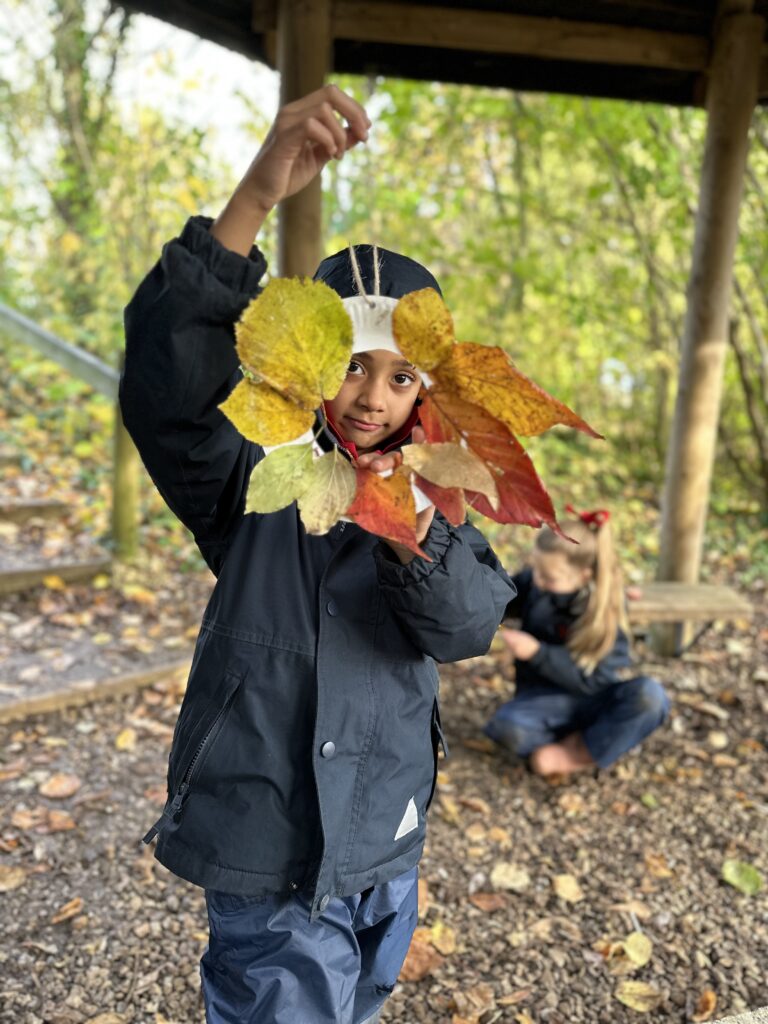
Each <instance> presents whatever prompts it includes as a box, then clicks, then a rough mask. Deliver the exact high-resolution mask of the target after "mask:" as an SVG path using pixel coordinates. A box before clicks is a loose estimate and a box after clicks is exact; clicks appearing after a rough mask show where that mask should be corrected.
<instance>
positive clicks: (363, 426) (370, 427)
mask: <svg viewBox="0 0 768 1024" xmlns="http://www.w3.org/2000/svg"><path fill="white" fill-rule="evenodd" d="M344 419H345V420H346V421H347V423H349V424H350V426H352V427H354V428H355V430H364V431H365V432H366V433H368V434H373V433H375V432H376V431H377V430H381V429H382V427H384V424H383V423H368V422H367V421H366V420H356V419H355V418H354V416H345V417H344Z"/></svg>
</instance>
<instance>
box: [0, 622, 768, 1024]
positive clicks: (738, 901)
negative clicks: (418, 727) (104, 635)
mask: <svg viewBox="0 0 768 1024" xmlns="http://www.w3.org/2000/svg"><path fill="white" fill-rule="evenodd" d="M767 643H768V628H766V622H765V621H764V620H759V621H757V622H756V623H755V624H754V625H753V626H752V627H750V629H749V630H744V631H741V632H739V631H735V630H734V631H730V632H729V633H726V634H722V635H713V636H711V637H710V638H709V639H708V640H707V641H706V642H705V643H703V644H702V646H701V648H700V650H699V652H698V654H697V656H696V659H695V660H693V659H692V660H687V661H685V662H682V663H675V664H673V663H667V664H666V665H663V666H649V665H646V666H645V667H646V669H650V670H651V671H652V672H655V673H656V674H658V675H661V676H663V677H664V678H665V679H666V680H667V681H668V684H669V688H670V692H671V693H672V695H673V697H674V698H675V711H674V716H673V718H672V720H671V722H670V723H669V724H668V726H667V727H666V728H665V729H664V730H663V731H662V732H661V733H659V734H657V735H656V736H655V737H653V738H652V740H651V741H650V742H649V743H648V744H647V746H646V747H645V748H644V749H643V751H642V752H641V753H639V754H635V755H631V756H629V757H628V758H627V759H626V760H625V761H624V762H623V763H622V764H620V765H619V766H617V767H616V768H615V769H613V770H610V771H607V772H603V773H601V774H600V775H599V776H598V777H592V776H588V777H583V778H581V779H579V780H578V782H577V783H571V784H569V785H562V786H552V785H549V784H547V783H544V782H543V781H541V780H539V779H536V778H533V777H531V776H530V775H528V774H526V773H525V772H524V770H523V769H522V768H521V767H519V766H514V765H511V764H509V763H507V762H504V761H503V760H501V759H500V758H499V757H498V756H496V755H495V754H489V753H485V752H483V750H482V749H478V739H479V727H480V725H481V724H482V722H483V721H484V719H485V718H486V716H487V715H488V714H489V713H490V711H491V710H492V708H493V707H494V705H495V704H496V703H497V702H498V701H499V700H501V699H502V697H503V696H504V694H505V693H506V684H505V683H504V678H503V674H504V666H503V664H501V662H500V660H499V659H498V658H497V657H495V656H489V657H488V658H485V659H478V660H476V661H474V662H472V663H466V664H464V665H461V666H454V667H451V668H448V669H446V670H444V672H443V706H444V720H445V725H446V731H447V734H448V739H449V742H450V743H451V748H452V757H451V759H450V760H449V761H448V762H446V763H444V764H442V765H441V785H440V790H439V793H440V795H439V797H438V799H437V801H436V804H435V808H434V812H433V813H432V818H431V827H430V834H429V843H428V851H427V854H426V856H425V858H424V861H423V865H422V867H423V871H422V874H423V878H424V879H425V881H426V891H425V896H426V899H425V905H424V907H423V911H424V916H423V920H422V926H423V927H424V929H425V931H424V932H422V933H420V939H421V943H420V945H421V947H422V948H421V953H422V954H425V953H426V955H427V956H428V957H431V958H432V961H433V972H432V973H430V974H427V975H426V976H425V977H424V978H423V980H421V981H410V982H403V983H401V984H400V985H399V986H398V988H397V989H396V992H395V994H394V997H393V999H392V1000H391V1002H390V1004H389V1006H388V1009H387V1011H386V1014H385V1020H386V1021H390V1022H392V1021H400V1022H403V1024H413V1022H420V1021H429V1022H434V1024H443V1022H445V1024H450V1022H451V1021H452V1020H453V1021H454V1024H461V1022H462V1021H474V1022H478V1021H479V1022H481V1024H492V1022H497V1021H499V1022H503V1024H507V1022H516V1024H530V1022H531V1021H533V1022H534V1024H539V1022H548V1024H630V1022H637V1021H639V1020H644V1021H647V1022H648V1024H661V1022H664V1024H670V1022H685V1021H691V1020H693V1019H694V1015H695V1013H696V1009H697V1003H698V1004H699V1010H700V1011H701V1013H706V1011H707V1008H709V1014H708V1018H707V1019H710V1020H714V1019H715V1018H718V1017H723V1016H727V1015H729V1014H736V1013H741V1012H743V1011H745V1010H747V1009H755V1008H757V1007H759V1006H762V1005H764V1004H766V1003H768V983H767V982H766V971H765V964H766V962H768V899H767V897H766V891H765V890H764V891H763V892H762V893H761V894H759V895H757V896H752V897H749V896H745V895H742V894H741V893H740V892H738V891H737V890H736V889H734V888H732V887H730V886H728V885H726V884H724V883H723V881H722V880H721V877H720V876H721V869H722V864H723V861H724V859H725V858H727V857H731V858H737V859H739V860H742V861H746V862H749V863H751V864H753V865H754V866H755V867H757V868H758V869H759V870H760V871H761V872H762V874H763V877H764V878H766V879H768V751H767V749H766V747H767V746H768V728H767V726H766V723H767V722H768V718H766V714H767V713H768V673H766V671H765V668H764V666H765V665H766V659H765V653H766V646H767ZM179 700H180V694H179V693H178V692H174V690H173V688H172V687H170V686H165V685H156V686H155V687H154V688H152V689H150V690H148V691H146V692H145V693H143V694H138V695H135V696H132V697H127V698H124V699H122V700H118V701H111V702H108V703H104V704H102V705H98V706H91V707H85V708H79V709H73V710H71V711H66V712H61V713H56V714H51V715H48V716H41V717H38V718H34V719H30V720H28V721H27V722H26V723H25V724H24V725H23V726H19V725H7V726H2V727H0V751H2V754H1V755H0V759H1V760H0V888H5V889H6V890H7V891H4V892H0V914H2V930H3V939H4V941H3V943H2V945H1V946H0V974H1V975H2V981H0V1021H3V1022H6V1021H7V1022H11V1021H12V1022H14V1024H40V1022H45V1024H82V1022H89V1021H95V1022H97V1024H124V1022H129V1021H130V1022H135V1024H193V1022H195V1021H202V1020H203V1013H202V1007H201V1001H200V996H199V982H198V970H197V963H198V960H199V957H200V954H201V952H202V950H203V948H204V945H205V941H206V919H205V912H204V903H203V899H202V894H201V892H200V890H198V889H196V888H194V887H193V886H190V885H188V884H187V883H185V882H182V881H180V880H178V879H176V878H174V877H173V876H171V875H170V874H169V873H168V872H166V871H165V869H163V868H161V867H160V866H159V865H158V864H157V862H156V861H154V860H153V858H152V855H151V851H149V850H147V849H146V848H144V847H142V848H141V849H140V848H139V845H138V840H139V838H140V837H141V835H142V834H143V833H144V831H145V830H146V828H147V827H148V826H149V825H150V824H151V822H152V821H153V820H154V817H155V816H156V814H157V812H158V809H159V808H160V807H161V806H162V804H163V800H164V796H165V790H164V779H165V766H166V756H167V750H168V747H169V744H170V740H171V735H172V729H173V724H174V721H175V717H176V713H177V709H178V703H179ZM62 774H63V775H68V776H74V777H75V779H76V780H79V785H78V784H77V781H72V782H71V783H69V784H68V785H69V788H70V789H72V790H73V791H72V794H71V795H70V796H66V797H58V798H56V797H52V796H46V795H43V793H41V792H40V790H41V787H42V788H43V789H45V791H46V792H49V789H48V787H47V786H46V783H48V784H49V785H50V784H51V779H52V777H56V776H59V775H62ZM56 785H58V786H59V787H60V788H62V789H63V791H64V792H66V791H67V784H66V783H65V782H62V781H61V780H59V781H58V782H57V783H56ZM500 864H507V865H512V867H509V868H507V869H506V870H503V869H499V865H500ZM494 869H496V871H495V873H494ZM492 876H493V879H494V881H495V883H496V884H495V885H494V884H493V883H492V881H491V878H492ZM556 876H570V877H571V879H572V880H575V881H576V882H577V883H578V889H580V891H581V893H582V895H583V898H581V899H579V900H578V901H577V902H569V901H568V900H566V899H564V898H562V897H561V896H558V895H556V893H555V891H554V884H555V881H554V880H555V878H556ZM500 878H501V879H502V880H503V881H505V884H506V885H509V884H510V883H512V884H514V888H506V889H505V888H500V887H499V886H500ZM557 884H558V885H561V886H562V885H563V884H564V883H562V882H558V883H557ZM569 886H570V888H569ZM563 891H565V892H566V894H569V895H571V896H574V895H578V890H577V889H574V888H573V881H571V882H568V883H565V889H564V890H563ZM481 906H482V907H483V908H484V909H481ZM491 908H495V909H491ZM436 925H437V927H435V926H436ZM426 929H428V930H429V931H428V932H427V931H426ZM638 930H642V932H643V934H644V935H645V936H646V937H647V938H648V939H650V940H651V942H652V947H651V954H650V959H649V962H648V963H647V964H646V965H645V966H642V967H637V968H635V970H634V971H633V973H631V974H620V973H616V972H617V971H619V970H624V969H627V968H628V967H632V962H631V959H628V957H627V954H626V951H625V950H624V948H623V947H621V946H616V945H615V944H616V943H618V942H620V941H622V940H625V939H626V938H627V936H628V935H629V934H630V933H631V932H633V931H638ZM611 943H614V946H611ZM645 945H646V947H647V944H645ZM452 946H453V947H455V948H453V949H452ZM435 947H439V948H440V949H442V951H443V952H442V954H439V953H438V949H436V948H435ZM607 954H610V957H609V958H608V959H607V958H606V956H607ZM438 956H441V957H442V959H441V960H438V959H437V958H438ZM424 966H425V962H424V961H423V960H422V961H421V962H420V964H417V973H418V972H419V970H420V968H423V967H424ZM427 966H429V965H428V964H427ZM626 981H641V982H644V983H646V984H647V985H650V986H652V988H653V990H654V991H656V992H657V993H658V1000H659V1005H658V1006H657V1007H656V1008H655V1009H653V1010H650V1011H648V1012H645V1013H639V1012H638V1011H636V1010H633V1009H630V1008H629V1007H627V1006H625V1005H623V1004H622V1003H621V1002H619V1001H618V1000H617V998H616V994H617V992H618V991H619V986H620V985H621V984H622V982H626ZM708 990H711V991H712V992H713V993H714V994H715V996H716V1004H715V1005H712V998H713V997H712V996H707V995H706V993H707V991H708ZM700 1000H703V1002H700ZM701 1019H703V1018H701ZM297 1024H298V1022H297Z"/></svg>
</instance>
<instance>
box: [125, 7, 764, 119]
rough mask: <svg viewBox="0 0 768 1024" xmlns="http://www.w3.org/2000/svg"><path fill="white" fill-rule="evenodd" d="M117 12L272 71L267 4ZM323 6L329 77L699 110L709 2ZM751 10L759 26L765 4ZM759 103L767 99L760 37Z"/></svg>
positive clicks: (710, 27) (272, 22)
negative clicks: (160, 23) (328, 26)
mask: <svg viewBox="0 0 768 1024" xmlns="http://www.w3.org/2000/svg"><path fill="white" fill-rule="evenodd" d="M115 2H116V5H117V3H118V0H115ZM119 6H122V7H124V8H126V9H128V10H132V11H137V12H141V13H144V14H150V15H152V16H154V17H156V18H160V19H162V20H164V21H166V22H170V23H171V24H173V25H176V26H178V27H180V28H184V29H187V30H189V31H191V32H194V33H195V34H196V35H198V36H200V37H202V38H204V39H209V40H211V41H213V42H216V43H220V44H221V45H223V46H225V47H228V48H229V49H232V50H236V51H237V52H239V53H242V54H245V55H246V56H248V57H251V58H253V59H255V60H258V61H262V62H264V63H266V64H268V65H269V66H271V67H274V66H275V60H274V54H275V29H276V21H277V13H276V11H277V0H218V2H217V3H211V2H210V0H119ZM331 6H332V36H333V38H334V43H333V68H332V70H333V71H335V72H351V73H355V74H381V75H391V76H395V77H399V78H413V79H424V80H430V81H432V80H434V81H448V82H463V83H468V84H472V85H487V86H500V87H504V88H510V89H521V90H532V91H539V92H560V93H571V94H576V95H583V96H604V97H613V98H616V99H630V100H648V101H653V102H659V103H671V104H688V105H700V104H701V103H703V100H704V95H705V85H706V78H705V74H706V68H707V64H708V60H709V52H710V41H711V39H712V38H713V34H714V27H715V17H716V10H717V0H583V2H579V3H574V2H573V0H481V2H479V3H467V2H463V3H462V2H459V0H419V2H418V3H409V2H407V0H332V4H331ZM744 6H745V7H748V6H749V4H748V3H746V2H745V5H744ZM751 6H752V11H753V13H755V14H759V15H762V16H763V17H765V18H766V19H768V0H754V2H753V3H752V5H751ZM760 100H761V102H764V103H765V102H768V37H767V38H766V41H765V43H764V52H763V72H762V78H761V86H760Z"/></svg>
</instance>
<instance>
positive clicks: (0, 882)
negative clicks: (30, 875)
mask: <svg viewBox="0 0 768 1024" xmlns="http://www.w3.org/2000/svg"><path fill="white" fill-rule="evenodd" d="M26 878H27V872H26V871H25V870H24V868H21V867H18V866H17V865H16V864H0V892H10V891H11V890H12V889H18V888H19V887H20V886H22V885H23V884H24V882H25V881H26Z"/></svg>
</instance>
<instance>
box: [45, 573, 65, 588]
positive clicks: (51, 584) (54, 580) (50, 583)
mask: <svg viewBox="0 0 768 1024" xmlns="http://www.w3.org/2000/svg"><path fill="white" fill-rule="evenodd" d="M43 586H44V587H47V589H48V590H66V589H67V584H66V583H65V582H64V580H63V579H62V578H61V576H53V575H51V576H45V577H44V578H43Z"/></svg>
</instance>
